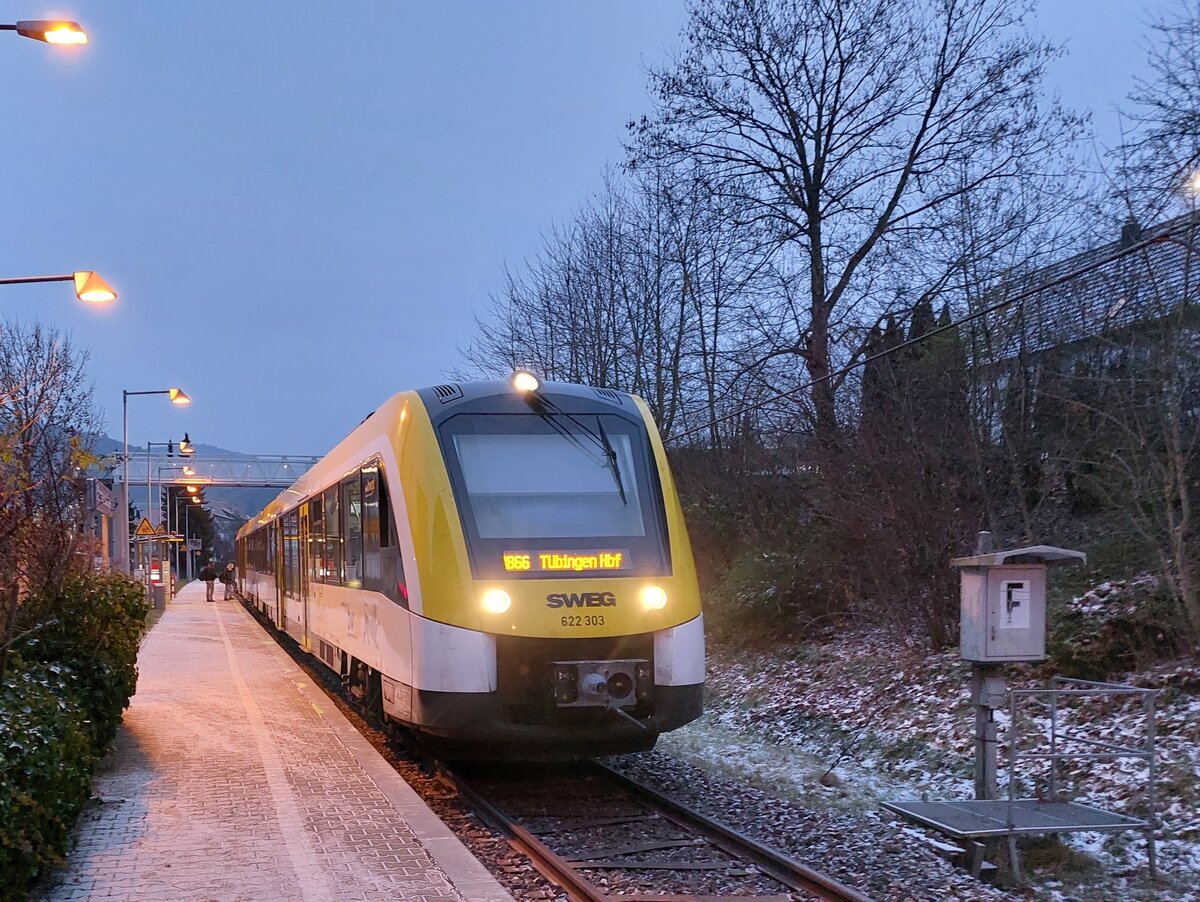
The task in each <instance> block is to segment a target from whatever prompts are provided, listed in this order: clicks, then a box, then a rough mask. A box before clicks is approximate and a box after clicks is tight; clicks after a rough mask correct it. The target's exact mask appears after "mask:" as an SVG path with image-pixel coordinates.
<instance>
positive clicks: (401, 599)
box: [361, 465, 408, 607]
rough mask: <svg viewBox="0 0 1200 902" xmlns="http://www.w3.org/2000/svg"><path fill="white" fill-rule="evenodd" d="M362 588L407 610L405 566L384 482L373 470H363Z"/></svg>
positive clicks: (377, 468)
mask: <svg viewBox="0 0 1200 902" xmlns="http://www.w3.org/2000/svg"><path fill="white" fill-rule="evenodd" d="M361 485H362V537H363V586H364V587H365V588H367V589H374V590H375V591H377V592H382V593H384V594H385V595H387V597H388V598H390V599H392V601H395V602H397V603H399V604H401V605H403V606H404V607H408V585H407V583H406V582H405V579H404V562H403V561H402V560H401V557H400V548H399V547H398V545H397V542H396V531H395V521H394V520H393V519H392V516H391V505H390V504H389V503H388V491H387V481H386V480H385V479H384V477H383V472H382V471H381V470H380V468H379V467H378V466H377V465H376V466H371V467H363V470H362V483H361Z"/></svg>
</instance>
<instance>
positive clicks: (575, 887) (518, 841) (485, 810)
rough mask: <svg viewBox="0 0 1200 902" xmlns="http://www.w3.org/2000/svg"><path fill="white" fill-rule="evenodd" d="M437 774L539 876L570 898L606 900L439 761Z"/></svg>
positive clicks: (607, 896) (572, 869) (590, 900)
mask: <svg viewBox="0 0 1200 902" xmlns="http://www.w3.org/2000/svg"><path fill="white" fill-rule="evenodd" d="M438 777H439V778H440V779H442V780H443V781H444V782H446V783H448V784H449V785H450V786H451V787H453V788H454V789H455V790H456V791H457V792H458V794H459V795H460V796H461V797H462V799H463V801H465V802H466V803H467V804H468V805H470V806H471V807H472V808H474V809H475V812H476V813H477V814H478V815H479V817H480V818H481V819H482V820H483V822H484V823H485V824H487V825H488V826H489V827H491V828H492V829H493V830H495V831H496V832H497V833H500V834H501V835H502V836H504V837H505V838H506V839H507V840H508V842H509V845H511V846H512V847H513V848H514V849H516V850H517V851H518V852H520V853H521V854H522V855H524V856H525V857H526V858H528V859H529V860H530V861H531V862H532V863H533V866H534V868H536V869H537V871H538V872H539V873H540V874H541V875H542V876H544V877H545V878H546V879H548V880H550V881H551V882H553V883H557V884H558V885H559V886H561V887H562V888H563V889H564V890H566V892H567V895H569V896H570V897H571V899H572V900H581V902H606V900H608V899H609V898H610V897H609V895H608V894H607V893H605V892H603V891H601V890H598V889H597V888H596V886H595V885H594V884H592V883H591V882H590V881H589V880H587V879H586V878H585V877H584V876H583V875H582V874H580V873H579V871H577V870H576V869H575V868H574V867H572V866H571V865H570V864H568V863H567V861H566V860H565V859H563V858H562V857H561V856H559V855H558V854H556V853H555V852H554V851H553V850H552V849H551V848H550V847H549V846H547V845H546V844H545V843H544V842H542V841H541V840H540V839H538V838H537V837H536V836H534V835H533V834H532V833H530V832H529V831H528V830H526V829H525V828H524V827H522V826H521V825H520V824H518V823H517V822H516V821H515V820H514V819H513V818H511V817H509V816H508V815H507V814H505V813H504V812H502V811H501V810H500V809H499V808H497V807H496V806H495V805H493V804H492V803H491V802H489V801H488V800H487V799H485V798H484V797H483V796H481V795H480V794H479V793H478V792H476V791H475V790H474V789H472V788H471V787H470V786H469V785H467V783H466V782H465V781H464V780H463V779H462V778H461V777H459V776H458V775H457V774H456V773H454V772H453V771H451V770H449V769H448V768H447V767H446V766H445V765H444V764H441V763H440V762H439V764H438Z"/></svg>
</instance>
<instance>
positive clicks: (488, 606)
mask: <svg viewBox="0 0 1200 902" xmlns="http://www.w3.org/2000/svg"><path fill="white" fill-rule="evenodd" d="M510 607H512V598H511V597H510V596H509V594H508V593H507V592H505V591H504V590H503V589H488V590H487V591H486V592H484V593H483V609H484V610H485V611H487V612H488V613H489V614H503V613H504V612H505V611H507V610H508V609H509V608H510Z"/></svg>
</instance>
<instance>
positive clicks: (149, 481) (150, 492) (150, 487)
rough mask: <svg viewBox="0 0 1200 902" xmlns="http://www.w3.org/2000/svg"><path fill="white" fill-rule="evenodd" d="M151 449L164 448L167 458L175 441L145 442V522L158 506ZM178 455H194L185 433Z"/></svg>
mask: <svg viewBox="0 0 1200 902" xmlns="http://www.w3.org/2000/svg"><path fill="white" fill-rule="evenodd" d="M152 447H153V448H166V449H167V454H168V456H169V455H172V454H174V453H175V441H174V439H168V440H167V441H165V442H146V518H147V520H149V518H150V510H151V506H152V505H153V506H154V507H155V508H158V504H157V503H156V502H155V499H154V480H153V478H152V477H153V476H154V471H153V470H152V469H151V468H150V449H151V448H152ZM179 453H180V454H184V455H188V456H190V455H192V454H195V453H196V449H195V448H193V447H192V443H191V441H190V440H189V439H188V434H187V433H186V432H185V433H184V434H183V441H181V442H180V443H179ZM160 510H161V508H159V510H156V511H155V513H159V511H160ZM159 525H160V526H161V525H162V521H161V520H160V521H159ZM153 544H154V545H157V544H158V539H155V540H154V542H153ZM152 550H154V549H152ZM151 557H153V554H152V555H151ZM146 585H147V587H149V585H150V574H149V571H147V573H146Z"/></svg>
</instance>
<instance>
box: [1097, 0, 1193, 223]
mask: <svg viewBox="0 0 1200 902" xmlns="http://www.w3.org/2000/svg"><path fill="white" fill-rule="evenodd" d="M1151 27H1152V29H1153V32H1154V39H1155V40H1154V43H1153V44H1152V45H1151V49H1150V53H1149V59H1148V60H1147V62H1148V63H1149V68H1150V72H1151V73H1152V74H1151V75H1150V76H1149V77H1148V78H1138V79H1137V82H1136V89H1135V90H1134V92H1133V94H1132V95H1131V96H1130V100H1132V101H1133V103H1134V108H1133V111H1132V113H1131V114H1130V119H1131V121H1132V123H1133V126H1134V131H1133V133H1132V134H1130V135H1129V137H1128V140H1127V141H1126V142H1125V143H1124V144H1123V145H1122V146H1121V147H1120V148H1118V149H1117V151H1116V156H1117V159H1118V162H1119V166H1120V180H1119V183H1120V186H1121V192H1120V193H1121V195H1122V197H1123V198H1124V200H1125V201H1126V202H1127V204H1128V206H1129V207H1130V211H1131V213H1132V214H1133V215H1138V216H1142V217H1145V216H1148V215H1150V216H1152V215H1158V214H1161V213H1162V211H1164V210H1167V209H1170V208H1171V207H1172V206H1174V205H1177V204H1178V203H1179V202H1180V201H1181V200H1182V201H1183V202H1184V204H1185V205H1188V204H1192V203H1195V197H1196V196H1197V195H1200V0H1180V2H1179V3H1178V5H1177V6H1176V8H1175V10H1174V11H1173V12H1172V13H1170V14H1168V15H1163V16H1159V17H1158V18H1157V19H1156V20H1155V21H1154V23H1153V24H1152V26H1151Z"/></svg>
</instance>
